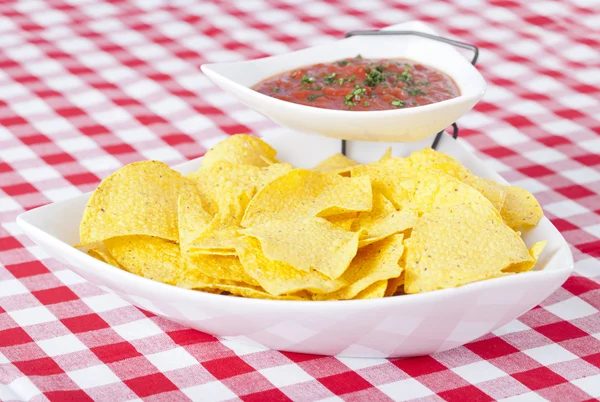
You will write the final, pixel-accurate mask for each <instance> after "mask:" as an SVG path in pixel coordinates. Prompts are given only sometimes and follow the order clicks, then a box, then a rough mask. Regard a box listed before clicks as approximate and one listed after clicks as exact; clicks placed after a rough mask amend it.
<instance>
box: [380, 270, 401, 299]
mask: <svg viewBox="0 0 600 402" xmlns="http://www.w3.org/2000/svg"><path fill="white" fill-rule="evenodd" d="M400 265H402V264H400ZM403 285H404V275H400V276H399V277H397V278H392V279H390V280H388V281H387V287H386V289H385V294H384V295H385V297H390V296H393V295H395V294H396V292H397V291H398V288H401V287H403Z"/></svg>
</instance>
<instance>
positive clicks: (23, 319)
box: [8, 306, 56, 327]
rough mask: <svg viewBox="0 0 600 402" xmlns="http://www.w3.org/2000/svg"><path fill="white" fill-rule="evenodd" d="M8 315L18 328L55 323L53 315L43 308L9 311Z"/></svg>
mask: <svg viewBox="0 0 600 402" xmlns="http://www.w3.org/2000/svg"><path fill="white" fill-rule="evenodd" d="M8 315H10V316H11V318H12V319H13V320H15V322H16V323H17V325H19V326H20V327H25V326H27V325H36V324H43V323H45V322H51V321H56V317H55V316H54V314H52V313H51V312H50V310H48V309H47V308H46V307H44V306H37V307H30V308H26V309H23V310H17V311H9V312H8Z"/></svg>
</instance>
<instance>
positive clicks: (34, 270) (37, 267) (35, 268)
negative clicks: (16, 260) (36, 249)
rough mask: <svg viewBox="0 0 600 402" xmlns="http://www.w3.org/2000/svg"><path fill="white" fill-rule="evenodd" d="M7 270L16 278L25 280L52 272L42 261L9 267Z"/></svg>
mask: <svg viewBox="0 0 600 402" xmlns="http://www.w3.org/2000/svg"><path fill="white" fill-rule="evenodd" d="M6 269H8V270H9V271H10V273H11V274H13V276H14V277H15V278H25V277H28V276H35V275H41V274H47V273H48V272H50V271H49V270H48V268H46V267H45V266H44V264H42V263H41V262H40V261H29V262H23V263H21V264H13V265H7V266H6Z"/></svg>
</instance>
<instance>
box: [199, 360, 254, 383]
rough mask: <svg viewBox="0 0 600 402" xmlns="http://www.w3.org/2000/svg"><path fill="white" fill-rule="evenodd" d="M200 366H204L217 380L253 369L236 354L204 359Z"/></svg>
mask: <svg viewBox="0 0 600 402" xmlns="http://www.w3.org/2000/svg"><path fill="white" fill-rule="evenodd" d="M202 366H204V368H206V369H207V370H208V372H209V373H211V374H212V375H213V376H214V377H215V378H216V379H217V380H223V379H225V378H229V377H234V376H237V375H241V374H246V373H251V372H252V371H254V369H253V368H252V367H250V365H248V363H246V362H245V361H243V360H242V359H240V358H239V357H237V356H231V357H225V358H222V359H216V360H210V361H206V362H203V363H202Z"/></svg>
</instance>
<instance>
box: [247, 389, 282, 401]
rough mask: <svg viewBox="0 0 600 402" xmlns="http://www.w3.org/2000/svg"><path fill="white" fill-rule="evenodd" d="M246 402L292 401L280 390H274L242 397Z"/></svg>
mask: <svg viewBox="0 0 600 402" xmlns="http://www.w3.org/2000/svg"><path fill="white" fill-rule="evenodd" d="M241 398H242V401H244V402H263V401H269V402H271V401H272V402H287V401H291V399H290V398H289V397H288V396H286V395H285V394H284V393H283V392H281V391H280V390H278V389H276V388H274V389H270V390H268V391H262V392H256V393H254V394H248V395H244V396H242V397H241Z"/></svg>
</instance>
